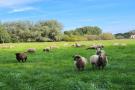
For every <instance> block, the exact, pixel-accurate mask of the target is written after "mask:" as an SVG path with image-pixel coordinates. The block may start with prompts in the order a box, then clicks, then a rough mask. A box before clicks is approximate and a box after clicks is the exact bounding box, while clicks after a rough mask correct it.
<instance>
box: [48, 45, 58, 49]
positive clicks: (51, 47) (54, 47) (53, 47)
mask: <svg viewBox="0 0 135 90" xmlns="http://www.w3.org/2000/svg"><path fill="white" fill-rule="evenodd" d="M57 48H59V47H58V46H50V49H57Z"/></svg>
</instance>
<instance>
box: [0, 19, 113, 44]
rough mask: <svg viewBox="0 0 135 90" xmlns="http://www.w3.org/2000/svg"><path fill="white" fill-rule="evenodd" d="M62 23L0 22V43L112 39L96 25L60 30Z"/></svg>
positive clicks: (52, 21)
mask: <svg viewBox="0 0 135 90" xmlns="http://www.w3.org/2000/svg"><path fill="white" fill-rule="evenodd" d="M62 30H63V25H62V24H61V23H60V22H58V21H57V20H43V21H37V22H31V21H12V22H4V23H0V43H4V42H44V41H78V40H98V39H113V38H114V37H113V35H112V34H111V33H102V29H101V28H99V27H97V26H84V27H79V28H76V29H74V30H68V31H64V32H63V31H62Z"/></svg>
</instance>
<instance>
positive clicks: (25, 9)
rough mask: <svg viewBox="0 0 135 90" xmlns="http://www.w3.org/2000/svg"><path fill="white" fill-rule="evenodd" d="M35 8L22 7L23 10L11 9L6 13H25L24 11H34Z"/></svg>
mask: <svg viewBox="0 0 135 90" xmlns="http://www.w3.org/2000/svg"><path fill="white" fill-rule="evenodd" d="M35 9H36V8H34V7H24V8H18V9H13V10H11V11H10V12H8V13H10V14H11V13H18V12H25V11H31V10H35Z"/></svg>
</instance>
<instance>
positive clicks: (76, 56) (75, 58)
mask: <svg viewBox="0 0 135 90" xmlns="http://www.w3.org/2000/svg"><path fill="white" fill-rule="evenodd" d="M73 58H74V61H77V60H79V59H80V58H81V56H80V55H74V56H73Z"/></svg>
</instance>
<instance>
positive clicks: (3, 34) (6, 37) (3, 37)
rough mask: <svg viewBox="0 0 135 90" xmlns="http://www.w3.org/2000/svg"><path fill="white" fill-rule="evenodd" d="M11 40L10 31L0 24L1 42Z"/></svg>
mask: <svg viewBox="0 0 135 90" xmlns="http://www.w3.org/2000/svg"><path fill="white" fill-rule="evenodd" d="M5 42H10V36H9V34H8V32H7V31H6V30H5V29H4V27H3V26H2V25H0V43H5Z"/></svg>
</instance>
